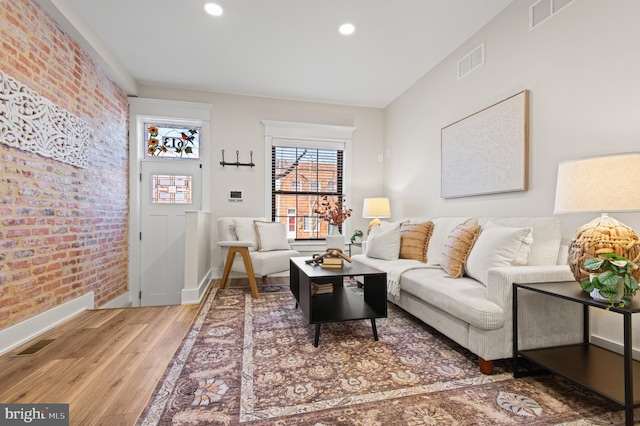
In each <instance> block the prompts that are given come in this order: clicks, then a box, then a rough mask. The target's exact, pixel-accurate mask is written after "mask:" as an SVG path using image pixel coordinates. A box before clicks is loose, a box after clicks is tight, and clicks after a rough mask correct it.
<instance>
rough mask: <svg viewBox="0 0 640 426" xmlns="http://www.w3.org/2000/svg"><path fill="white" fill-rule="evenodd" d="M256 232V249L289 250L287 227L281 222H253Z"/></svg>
mask: <svg viewBox="0 0 640 426" xmlns="http://www.w3.org/2000/svg"><path fill="white" fill-rule="evenodd" d="M253 223H254V224H255V227H256V233H257V234H258V250H259V251H273V250H289V249H290V248H291V247H290V246H289V240H288V239H287V227H286V225H285V224H284V223H282V222H259V221H255V222H253Z"/></svg>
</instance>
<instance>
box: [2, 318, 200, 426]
mask: <svg viewBox="0 0 640 426" xmlns="http://www.w3.org/2000/svg"><path fill="white" fill-rule="evenodd" d="M198 308H199V305H185V306H162V307H145V308H124V309H105V310H91V311H86V312H83V313H82V314H80V315H79V316H77V317H75V318H73V319H71V320H70V321H67V322H66V323H64V324H62V325H60V326H58V327H56V328H55V329H53V330H50V331H48V332H46V333H45V334H43V335H41V336H38V337H37V338H36V339H34V340H33V341H32V342H29V343H27V344H25V345H23V346H21V347H20V348H17V349H16V350H13V351H11V352H9V353H7V354H5V355H3V356H1V357H0V402H2V403H68V404H69V411H70V413H69V417H70V424H71V425H81V426H85V425H123V426H131V425H133V424H135V421H136V420H137V418H138V416H139V415H140V413H141V412H142V410H143V408H144V407H145V405H146V403H147V401H148V400H149V398H150V397H151V394H152V392H153V390H154V389H155V387H156V384H157V382H158V380H159V379H160V378H161V377H162V375H163V373H164V371H165V369H166V367H167V365H168V364H169V361H170V360H171V358H172V357H173V354H174V353H175V352H176V350H177V349H178V347H179V345H180V342H181V341H182V339H183V337H184V335H185V334H186V332H187V330H188V329H189V326H190V325H191V323H192V322H193V319H194V317H195V316H196V314H197V311H198ZM43 339H54V341H53V342H52V343H50V344H49V345H47V346H46V347H44V348H43V349H41V350H40V351H38V352H36V353H35V354H33V355H17V354H18V353H19V352H21V351H22V350H24V349H25V348H27V347H29V346H30V345H32V344H33V343H35V342H37V341H40V340H43Z"/></svg>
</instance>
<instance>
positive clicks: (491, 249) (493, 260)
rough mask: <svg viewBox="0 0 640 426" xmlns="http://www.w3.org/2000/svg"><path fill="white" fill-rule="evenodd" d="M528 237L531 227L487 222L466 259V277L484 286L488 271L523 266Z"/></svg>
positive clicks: (527, 247)
mask: <svg viewBox="0 0 640 426" xmlns="http://www.w3.org/2000/svg"><path fill="white" fill-rule="evenodd" d="M532 234H533V230H532V228H511V227H507V226H500V225H496V224H495V223H493V222H487V224H486V225H485V226H484V227H483V228H482V230H481V231H480V235H479V236H478V239H477V240H476V243H475V244H474V245H473V248H472V249H471V253H469V257H467V263H466V265H465V271H466V273H467V275H468V276H470V277H472V278H475V279H476V280H478V281H480V282H481V283H483V284H484V285H487V273H488V271H489V269H491V268H498V267H502V266H515V265H526V264H527V258H528V256H529V251H530V249H531V243H532V242H533V238H532Z"/></svg>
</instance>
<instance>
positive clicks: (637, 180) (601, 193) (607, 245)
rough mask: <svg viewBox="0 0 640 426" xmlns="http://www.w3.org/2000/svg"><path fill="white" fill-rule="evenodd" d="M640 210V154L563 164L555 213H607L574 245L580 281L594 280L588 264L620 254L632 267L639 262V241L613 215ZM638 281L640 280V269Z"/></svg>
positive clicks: (571, 254)
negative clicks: (601, 255)
mask: <svg viewBox="0 0 640 426" xmlns="http://www.w3.org/2000/svg"><path fill="white" fill-rule="evenodd" d="M639 210H640V152H636V153H626V154H616V155H608V156H602V157H591V158H584V159H580V160H573V161H564V162H562V163H560V165H559V166H558V180H557V185H556V199H555V208H554V213H558V214H560V213H585V212H597V213H602V216H600V217H597V218H595V219H594V220H592V221H591V222H589V223H587V224H585V225H583V226H582V227H580V228H579V229H578V230H577V231H576V234H575V236H574V237H573V239H572V240H571V246H570V247H569V266H570V267H571V272H572V273H573V276H574V277H575V279H576V280H577V281H581V280H584V279H587V278H588V277H589V273H588V272H587V271H585V270H584V269H583V268H582V265H583V263H584V260H585V259H586V258H589V257H597V256H598V255H600V254H605V253H615V254H617V255H619V256H624V257H626V258H627V259H629V260H631V261H633V262H638V260H640V242H639V241H638V235H637V234H636V233H635V231H634V230H633V229H631V228H630V227H628V226H627V225H625V224H623V223H621V222H619V221H617V220H616V219H614V218H612V217H610V216H609V215H608V213H611V212H628V211H639ZM605 212H606V213H605ZM633 275H634V276H635V278H636V279H638V278H640V269H639V270H636V271H635V272H634V274H633Z"/></svg>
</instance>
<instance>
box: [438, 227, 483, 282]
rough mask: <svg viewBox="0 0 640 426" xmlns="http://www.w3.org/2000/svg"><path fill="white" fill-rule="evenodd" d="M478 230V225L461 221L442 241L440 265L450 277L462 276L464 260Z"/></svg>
mask: <svg viewBox="0 0 640 426" xmlns="http://www.w3.org/2000/svg"><path fill="white" fill-rule="evenodd" d="M479 231H480V225H476V224H475V223H474V224H467V223H461V224H460V225H458V226H456V227H455V229H454V230H453V232H451V234H450V235H449V238H447V241H446V242H445V243H444V251H443V252H442V264H441V266H442V269H444V271H445V272H446V273H448V274H449V275H450V276H451V278H460V277H462V275H463V271H464V262H465V261H466V260H467V256H468V255H469V252H470V251H471V248H472V247H473V243H475V242H476V239H477V238H478V232H479Z"/></svg>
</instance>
